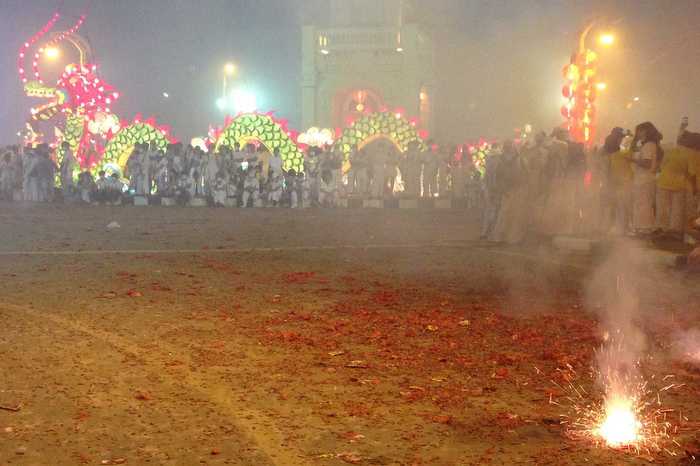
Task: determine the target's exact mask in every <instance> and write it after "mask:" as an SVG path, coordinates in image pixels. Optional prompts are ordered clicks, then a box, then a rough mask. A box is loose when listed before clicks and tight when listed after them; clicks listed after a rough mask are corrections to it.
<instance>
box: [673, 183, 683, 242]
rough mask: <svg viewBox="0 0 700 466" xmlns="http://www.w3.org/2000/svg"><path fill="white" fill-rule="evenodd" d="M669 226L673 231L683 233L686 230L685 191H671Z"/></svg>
mask: <svg viewBox="0 0 700 466" xmlns="http://www.w3.org/2000/svg"><path fill="white" fill-rule="evenodd" d="M669 227H670V230H671V231H672V232H674V233H678V234H682V233H683V231H684V230H685V191H673V192H672V193H671V212H670V216H669Z"/></svg>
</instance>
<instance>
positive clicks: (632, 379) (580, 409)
mask: <svg viewBox="0 0 700 466" xmlns="http://www.w3.org/2000/svg"><path fill="white" fill-rule="evenodd" d="M562 374H563V379H564V380H566V381H567V382H566V383H565V384H560V383H557V382H554V381H553V383H554V384H555V385H556V386H557V387H558V388H559V389H560V390H561V391H562V392H563V393H565V396H564V397H563V399H562V400H563V402H562V403H559V402H555V403H556V404H559V405H562V406H563V407H564V408H565V409H566V413H565V414H562V416H561V417H562V424H563V425H564V426H565V428H566V436H567V437H569V438H571V439H573V440H578V441H585V442H590V443H592V444H594V445H598V446H605V447H608V448H612V449H615V450H623V451H629V452H632V453H636V454H647V455H652V454H657V453H662V452H665V453H667V454H670V455H673V456H675V455H676V453H675V452H674V451H672V449H671V448H672V446H673V444H674V443H675V442H674V441H673V439H672V435H671V434H672V433H673V428H672V424H671V422H669V420H668V419H667V416H668V415H669V414H670V413H671V412H672V411H673V410H671V409H664V408H663V406H662V404H661V393H663V392H665V391H667V390H671V389H674V388H679V387H680V386H679V385H676V384H670V385H666V386H665V387H663V388H661V389H659V390H657V391H654V390H652V389H650V388H649V385H650V384H649V383H648V382H647V380H645V379H644V378H643V377H642V376H631V375H629V376H618V375H617V374H610V373H608V374H604V375H603V374H601V373H600V372H599V371H598V370H595V369H592V370H591V373H590V378H589V379H588V380H587V382H586V383H585V385H591V386H594V385H596V381H598V382H601V381H602V384H603V390H602V393H600V394H599V395H598V396H596V395H595V393H594V392H592V393H589V392H588V391H587V390H586V389H585V388H584V386H583V380H582V379H583V378H582V377H579V376H578V374H576V373H575V372H574V371H573V369H572V368H570V367H569V368H568V369H566V370H562ZM670 377H672V376H667V377H664V379H663V380H667V379H668V378H670ZM653 379H654V378H653V377H652V378H651V380H653ZM553 402H554V401H553Z"/></svg>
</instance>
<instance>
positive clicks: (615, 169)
mask: <svg viewBox="0 0 700 466" xmlns="http://www.w3.org/2000/svg"><path fill="white" fill-rule="evenodd" d="M631 159H632V154H631V153H630V152H629V151H628V150H625V149H622V148H620V149H618V150H617V151H616V152H613V153H612V154H610V174H609V177H608V182H609V183H610V191H611V192H612V195H613V198H614V203H615V204H614V226H613V233H614V234H618V235H624V234H626V233H627V232H628V231H629V227H630V221H631V211H632V179H633V178H634V173H633V170H632V161H631Z"/></svg>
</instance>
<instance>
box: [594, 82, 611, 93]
mask: <svg viewBox="0 0 700 466" xmlns="http://www.w3.org/2000/svg"><path fill="white" fill-rule="evenodd" d="M595 88H596V89H598V90H599V91H604V90H606V89H607V88H608V85H607V83H597V84H596V85H595Z"/></svg>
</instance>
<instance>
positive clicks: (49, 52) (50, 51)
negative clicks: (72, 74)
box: [44, 47, 61, 60]
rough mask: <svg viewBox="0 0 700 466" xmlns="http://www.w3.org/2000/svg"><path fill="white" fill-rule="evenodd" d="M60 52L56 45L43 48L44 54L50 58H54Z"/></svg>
mask: <svg viewBox="0 0 700 466" xmlns="http://www.w3.org/2000/svg"><path fill="white" fill-rule="evenodd" d="M60 54H61V52H60V51H59V50H58V48H56V47H49V48H47V49H46V50H44V55H45V56H46V58H48V59H50V60H55V59H56V58H58V56H59V55H60Z"/></svg>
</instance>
